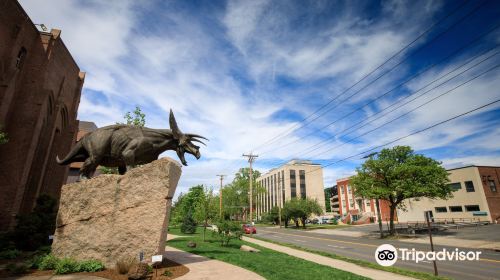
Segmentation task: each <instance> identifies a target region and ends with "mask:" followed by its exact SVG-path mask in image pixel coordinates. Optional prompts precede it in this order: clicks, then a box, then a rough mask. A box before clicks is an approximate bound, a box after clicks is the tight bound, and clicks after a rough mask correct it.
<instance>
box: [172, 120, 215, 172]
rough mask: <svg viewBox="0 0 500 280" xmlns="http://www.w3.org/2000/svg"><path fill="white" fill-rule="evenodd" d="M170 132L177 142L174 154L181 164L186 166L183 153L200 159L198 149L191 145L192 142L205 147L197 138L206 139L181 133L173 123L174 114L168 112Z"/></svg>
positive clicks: (175, 123) (174, 122)
mask: <svg viewBox="0 0 500 280" xmlns="http://www.w3.org/2000/svg"><path fill="white" fill-rule="evenodd" d="M169 122H170V130H171V131H172V135H173V137H174V139H175V140H177V141H178V144H177V148H176V152H177V156H178V157H179V159H180V160H181V162H182V164H184V165H186V166H187V162H186V159H185V158H184V153H188V154H192V155H193V156H195V157H196V159H200V157H201V154H200V147H199V146H196V145H195V144H193V142H199V143H202V144H203V145H205V143H203V142H202V141H201V140H200V139H199V138H202V139H205V140H208V139H207V138H205V137H203V136H200V135H197V134H191V133H185V134H184V133H182V131H181V130H180V129H179V127H178V126H177V122H176V121H175V117H174V113H173V112H172V110H170V119H169Z"/></svg>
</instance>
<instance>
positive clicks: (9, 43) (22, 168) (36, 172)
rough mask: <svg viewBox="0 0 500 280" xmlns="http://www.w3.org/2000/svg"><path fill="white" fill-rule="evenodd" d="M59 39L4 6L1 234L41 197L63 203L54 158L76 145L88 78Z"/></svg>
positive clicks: (61, 172)
mask: <svg viewBox="0 0 500 280" xmlns="http://www.w3.org/2000/svg"><path fill="white" fill-rule="evenodd" d="M59 33H60V32H59V31H57V30H52V31H51V33H40V32H38V30H37V29H36V27H35V26H34V25H33V23H32V22H31V20H30V19H29V17H28V16H27V15H26V13H25V12H24V11H23V9H22V8H21V6H20V5H19V3H17V1H15V0H4V1H0V42H1V43H0V64H1V65H0V125H1V126H3V130H4V131H5V132H6V133H7V134H8V137H9V142H8V143H7V144H4V145H0V162H2V163H3V164H2V165H1V166H0V189H1V190H2V191H1V192H0V230H5V229H8V228H9V227H12V226H13V223H14V221H15V219H14V216H15V215H17V214H20V213H26V212H29V211H31V209H32V207H33V206H34V203H35V200H36V197H37V196H38V195H39V194H41V193H48V194H50V195H52V196H53V197H55V198H59V193H60V188H61V186H62V184H63V182H64V181H65V180H66V178H65V177H66V176H67V171H68V168H67V167H61V166H59V165H57V164H56V163H55V156H56V155H57V154H59V155H63V154H66V153H67V152H68V151H69V150H70V147H71V145H72V144H73V142H74V138H75V136H76V132H77V128H78V124H77V121H76V113H77V110H78V105H79V102H80V94H81V88H82V85H83V79H84V75H83V73H80V70H79V68H78V65H76V63H75V62H74V60H73V58H72V57H71V54H70V53H69V51H68V50H67V49H66V47H65V45H64V43H63V42H62V41H61V38H60V36H59ZM22 48H24V49H25V50H26V55H25V56H24V59H23V63H22V64H21V66H18V67H16V61H17V57H18V54H19V52H20V50H21V49H22Z"/></svg>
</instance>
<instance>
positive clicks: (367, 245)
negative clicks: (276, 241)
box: [261, 230, 378, 247]
mask: <svg viewBox="0 0 500 280" xmlns="http://www.w3.org/2000/svg"><path fill="white" fill-rule="evenodd" d="M261 231H263V232H272V231H266V230H261ZM279 234H283V235H290V236H297V237H305V238H311V239H318V240H326V241H336V242H341V243H347V244H354V245H360V246H366V247H378V246H377V245H372V244H365V243H357V242H350V241H343V240H338V239H332V238H321V237H312V236H304V235H298V234H291V233H281V232H280V233H279Z"/></svg>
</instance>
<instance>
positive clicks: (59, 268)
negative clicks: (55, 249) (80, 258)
mask: <svg viewBox="0 0 500 280" xmlns="http://www.w3.org/2000/svg"><path fill="white" fill-rule="evenodd" d="M79 269H80V264H79V263H78V262H77V261H76V260H74V259H71V258H64V259H61V260H59V261H58V262H57V263H56V268H55V269H54V273H55V274H68V273H74V272H79Z"/></svg>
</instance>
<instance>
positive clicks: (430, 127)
mask: <svg viewBox="0 0 500 280" xmlns="http://www.w3.org/2000/svg"><path fill="white" fill-rule="evenodd" d="M498 102H500V99H497V100H495V101H493V102H490V103H487V104H485V105H482V106H479V107H477V108H475V109H472V110H470V111H467V112H465V113H462V114H459V115H456V116H454V117H451V118H449V119H447V120H444V121H441V122H438V123H435V124H433V125H431V126H428V127H426V128H423V129H420V130H417V131H415V132H412V133H410V134H407V135H405V136H402V137H399V138H397V139H394V140H392V141H389V142H387V143H385V144H382V145H378V146H375V147H373V148H370V149H368V150H366V151H363V152H361V153H358V154H355V155H352V156H349V157H346V158H343V159H341V160H337V161H335V162H331V163H329V164H327V165H324V166H321V167H318V168H316V169H314V170H310V171H308V172H306V174H307V173H310V172H314V171H316V170H319V169H321V168H324V167H328V166H331V165H334V164H336V163H339V162H342V161H346V160H348V159H351V158H354V157H359V156H361V155H363V154H366V153H368V152H371V151H374V150H376V149H379V148H382V147H385V146H387V145H390V144H393V143H395V142H398V141H400V140H403V139H406V138H408V137H411V136H413V135H416V134H419V133H422V132H424V131H427V130H429V129H432V128H435V127H437V126H440V125H442V124H444V123H447V122H450V121H452V120H455V119H458V118H460V117H463V116H465V115H468V114H470V113H473V112H475V111H478V110H481V109H483V108H486V107H488V106H491V105H493V104H495V103H498Z"/></svg>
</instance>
